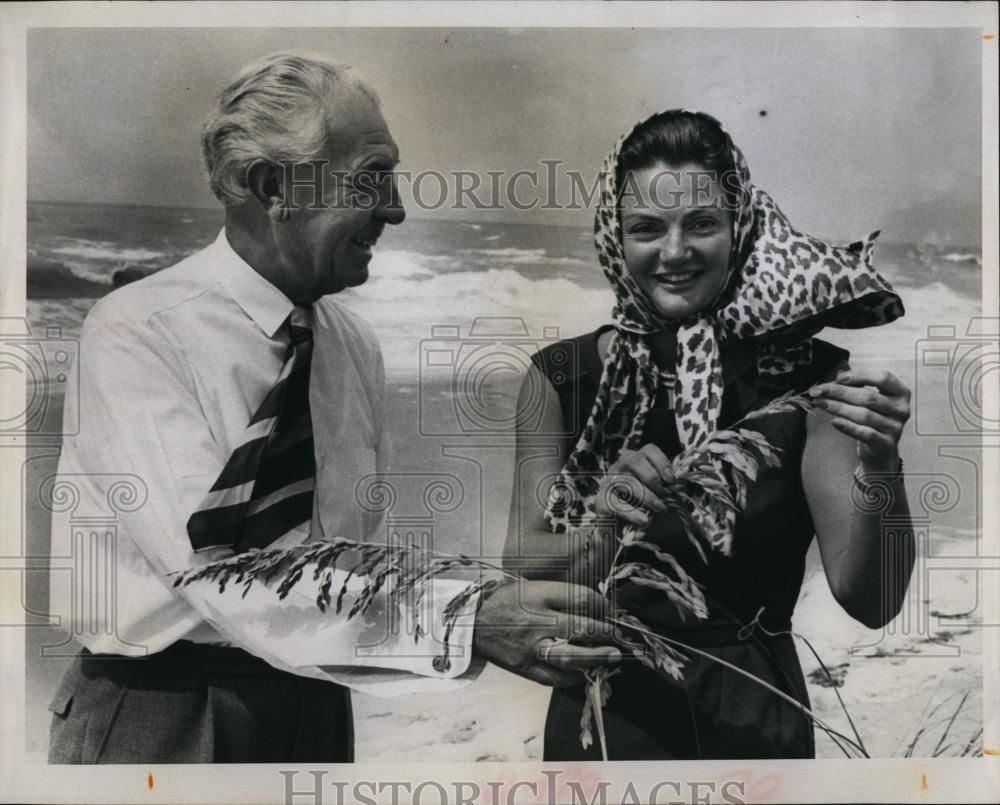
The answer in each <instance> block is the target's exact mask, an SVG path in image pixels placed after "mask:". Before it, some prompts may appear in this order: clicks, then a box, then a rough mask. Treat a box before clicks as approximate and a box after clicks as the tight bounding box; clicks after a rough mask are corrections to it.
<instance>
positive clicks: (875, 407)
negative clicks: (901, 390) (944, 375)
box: [811, 382, 910, 421]
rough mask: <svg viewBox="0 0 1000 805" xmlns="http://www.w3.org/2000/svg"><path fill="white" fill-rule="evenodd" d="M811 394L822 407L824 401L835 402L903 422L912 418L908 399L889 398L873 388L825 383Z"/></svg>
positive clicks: (900, 397)
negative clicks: (865, 409)
mask: <svg viewBox="0 0 1000 805" xmlns="http://www.w3.org/2000/svg"><path fill="white" fill-rule="evenodd" d="M811 394H812V396H813V399H814V401H815V402H816V403H817V404H820V406H821V407H823V406H822V402H823V401H824V400H835V401H838V402H842V403H847V404H849V405H852V406H856V407H860V408H867V409H869V410H871V411H873V412H875V413H878V414H882V415H884V416H888V417H892V418H895V419H902V420H903V421H905V420H907V419H909V416H910V404H909V400H908V398H906V397H902V396H889V395H887V394H885V393H883V392H882V391H880V390H879V389H878V388H876V387H873V386H860V387H859V386H852V385H849V384H844V383H840V382H835V383H823V384H821V385H819V386H816V387H815V388H814V389H813V390H812V392H811Z"/></svg>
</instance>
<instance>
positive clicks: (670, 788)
mask: <svg viewBox="0 0 1000 805" xmlns="http://www.w3.org/2000/svg"><path fill="white" fill-rule="evenodd" d="M278 773H279V774H280V775H281V776H282V778H283V783H284V799H283V802H284V805H345V803H358V805H399V803H404V802H405V803H409V805H515V803H518V804H519V805H520V804H522V803H546V804H547V805H551V804H552V803H557V802H562V803H569V804H570V805H687V803H691V805H701V804H702V803H703V804H704V805H709V804H710V803H727V805H742V804H743V803H746V802H751V801H754V800H753V799H751V798H750V797H752V796H753V793H751V792H749V791H748V790H747V782H746V781H745V780H735V779H733V780H697V781H696V780H660V781H658V782H655V783H653V784H642V785H640V784H637V783H635V782H632V781H626V782H625V783H624V784H622V783H621V782H620V781H619V782H616V783H615V784H612V783H611V782H609V781H608V780H602V779H600V777H598V776H596V775H586V774H581V773H579V772H577V773H574V774H568V773H567V772H565V771H564V770H561V769H542V770H541V771H540V777H539V778H537V779H493V780H485V781H475V780H450V781H444V782H442V781H441V780H422V781H419V782H413V781H411V780H397V781H391V780H378V781H376V780H354V781H351V782H347V781H345V780H338V779H331V775H329V772H327V771H326V770H325V769H310V770H291V769H281V770H279V772H278ZM759 782H762V783H764V785H765V786H766V785H767V784H768V781H767V780H766V779H765V778H762V780H761V781H759ZM757 788H758V789H759V788H760V786H759V785H758V786H757ZM754 793H756V795H757V796H758V797H759V796H761V794H763V793H764V791H763V790H757V791H756V792H754ZM757 801H761V800H757Z"/></svg>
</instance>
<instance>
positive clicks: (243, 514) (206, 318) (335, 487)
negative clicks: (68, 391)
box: [49, 54, 620, 763]
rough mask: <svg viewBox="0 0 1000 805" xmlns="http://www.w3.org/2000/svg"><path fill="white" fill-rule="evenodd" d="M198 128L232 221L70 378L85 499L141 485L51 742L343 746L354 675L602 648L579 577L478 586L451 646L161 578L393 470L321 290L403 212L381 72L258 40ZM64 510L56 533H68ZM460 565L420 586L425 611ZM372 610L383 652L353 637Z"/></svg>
mask: <svg viewBox="0 0 1000 805" xmlns="http://www.w3.org/2000/svg"><path fill="white" fill-rule="evenodd" d="M203 147H204V156H205V161H206V165H207V168H208V173H209V177H210V181H211V186H212V189H213V191H214V192H215V194H216V196H217V197H218V198H219V200H220V201H221V202H222V203H223V204H224V205H225V228H224V230H223V231H222V233H220V235H219V237H218V238H217V239H216V241H215V242H214V243H213V244H212V245H210V246H209V247H207V248H206V249H204V250H203V251H201V252H198V253H197V254H194V255H192V256H191V257H189V258H188V259H186V260H184V261H182V262H181V263H179V264H178V265H176V266H173V267H172V268H168V269H165V270H164V271H162V272H159V273H157V274H155V275H153V276H151V277H149V278H147V279H144V280H141V281H139V282H136V283H134V284H131V285H128V286H127V287H124V288H122V289H120V290H118V291H116V292H114V293H112V294H110V295H109V296H108V297H106V298H105V299H103V300H101V301H100V302H99V303H98V304H97V305H95V307H94V308H93V310H92V312H91V314H90V315H89V316H88V318H87V321H86V323H85V325H84V329H83V334H82V341H81V346H80V354H81V356H82V358H81V363H80V366H79V367H78V369H77V371H78V374H79V385H80V395H79V401H78V402H77V401H75V400H68V401H67V408H68V409H70V408H73V407H75V406H78V407H79V410H67V414H66V416H68V417H74V418H76V417H79V421H80V422H81V423H82V424H81V427H80V433H79V435H78V436H76V437H72V438H67V440H66V441H65V444H64V447H63V453H62V456H61V459H60V468H59V474H60V477H62V478H64V479H72V482H73V483H74V484H75V486H76V487H77V490H78V493H79V494H80V495H81V497H82V498H84V499H86V498H88V497H89V498H91V499H93V500H94V501H99V500H104V499H105V498H106V496H107V495H109V494H111V493H112V490H111V488H110V487H111V486H112V485H113V484H116V483H118V484H120V483H121V481H122V479H123V478H124V479H126V480H129V482H130V483H131V484H132V485H133V487H135V488H136V489H138V490H139V491H138V492H137V501H138V502H136V503H135V505H133V506H131V507H130V508H132V509H134V510H133V511H130V512H125V513H123V514H122V515H121V520H120V523H119V527H118V534H117V543H116V550H117V555H116V557H115V562H116V564H115V574H116V575H115V584H114V588H113V590H112V594H113V595H115V596H116V604H117V607H116V610H115V609H114V608H113V609H112V615H113V617H112V616H109V617H108V618H106V619H105V620H103V621H102V622H100V623H90V624H88V625H87V626H88V628H84V629H82V630H79V632H80V633H79V636H78V639H79V640H80V642H82V643H83V644H84V646H85V647H86V648H85V650H84V652H83V654H82V655H81V656H80V657H79V658H78V659H77V660H76V661H75V663H74V665H73V667H72V668H71V669H70V671H69V673H68V674H67V676H66V678H65V679H64V681H63V684H62V686H61V688H60V690H59V692H58V693H57V695H56V697H55V698H54V700H53V703H52V707H51V709H52V710H53V713H54V716H53V726H52V739H51V745H50V756H49V759H50V762H56V763H154V762H159V763H167V762H282V761H284V762H293V761H298V762H336V761H348V760H351V759H353V738H352V720H351V707H350V692H349V688H358V689H362V690H374V691H378V690H384V689H385V686H386V685H387V684H388V685H391V686H392V689H393V690H394V691H404V690H410V691H416V690H421V689H424V690H434V689H437V690H442V689H444V688H445V687H446V686H448V685H449V684H455V682H454V681H453V680H454V679H456V678H459V677H465V678H469V677H471V676H473V675H474V674H475V673H476V668H475V667H470V660H471V659H473V658H474V657H479V658H481V659H487V660H491V661H493V662H496V663H497V664H499V665H501V666H503V667H505V668H508V669H510V670H512V671H514V672H516V673H519V674H521V675H523V676H526V677H528V678H531V679H533V680H535V681H538V682H542V683H546V684H563V683H567V682H572V681H579V673H578V672H579V669H583V668H587V667H593V666H595V665H601V664H607V663H609V662H615V661H617V659H618V658H619V657H620V655H619V653H618V651H617V649H615V648H614V647H613V646H611V645H610V643H611V640H610V637H609V636H608V635H607V633H606V630H602V629H601V628H600V626H599V625H598V624H597V623H596V622H594V621H590V620H588V619H587V618H586V617H582V616H575V615H574V616H572V617H571V616H570V615H568V614H567V611H566V610H567V608H568V607H567V604H568V602H569V601H570V595H569V593H570V592H573V593H574V594H575V596H576V600H577V601H579V600H580V597H581V596H583V597H586V596H587V595H591V596H593V595H595V594H593V593H590V592H589V591H584V590H583V589H582V588H572V587H570V586H569V585H562V584H554V583H543V582H532V583H528V584H525V585H523V586H522V587H521V589H520V590H518V589H516V588H515V587H514V586H512V585H507V586H501V587H499V588H498V589H497V590H496V591H495V592H493V593H492V594H490V595H488V596H486V597H485V600H483V601H479V602H478V603H479V605H480V606H479V610H478V612H476V611H475V606H474V604H475V603H477V602H475V601H473V602H472V603H473V606H470V607H469V608H468V610H467V611H466V613H465V614H464V615H463V617H462V618H461V620H460V622H459V628H458V629H457V630H456V632H455V636H454V638H453V642H454V643H455V644H456V645H455V650H454V651H453V652H452V654H451V656H452V659H453V662H452V664H451V667H450V668H448V669H445V668H441V667H439V668H435V667H434V663H433V654H434V653H435V652H432V651H425V650H419V648H418V649H415V645H414V641H413V637H412V635H406V634H395V633H393V632H392V630H390V629H387V628H386V624H385V623H381V624H380V623H377V622H375V623H373V622H372V618H368V619H365V620H366V622H362V620H363V619H354V620H350V621H349V620H347V619H346V618H344V617H335V616H332V615H330V614H326V615H324V614H323V613H321V612H319V610H318V609H317V608H316V607H315V606H314V605H313V603H312V598H313V596H311V595H309V593H308V592H300V591H293V593H292V595H290V596H289V597H288V598H286V599H284V600H278V598H277V596H275V595H274V594H273V593H272V592H271V591H269V590H267V589H263V588H261V587H260V586H256V587H254V588H252V589H251V590H250V592H249V594H248V595H247V596H246V598H242V597H241V595H240V591H239V590H237V591H235V594H233V593H232V592H227V593H226V594H220V593H219V592H218V590H217V589H216V588H215V587H214V586H213V585H209V584H192V585H190V586H187V587H174V586H173V585H172V584H171V581H170V578H169V575H170V574H171V573H174V572H176V571H180V570H184V569H186V568H190V567H192V566H195V565H197V564H199V563H202V562H206V561H210V560H212V559H215V558H219V557H222V556H227V555H230V554H232V553H233V552H236V553H239V552H243V551H247V550H251V549H254V548H264V547H273V546H285V545H292V544H298V543H301V542H303V541H305V540H316V539H324V538H328V537H332V536H347V537H355V538H361V539H370V538H372V537H374V536H375V534H374V530H375V525H376V524H375V523H373V522H372V521H371V519H370V518H369V517H368V516H366V515H365V513H364V512H362V511H361V510H360V509H359V507H358V505H357V503H356V502H355V488H356V485H357V482H358V481H359V480H360V479H361V478H363V477H365V476H368V475H370V474H372V473H375V472H380V471H383V470H384V469H385V456H386V441H387V438H388V434H387V432H386V428H385V427H384V423H383V420H382V396H383V385H384V383H383V372H382V363H381V354H380V351H379V348H378V344H377V342H376V341H375V338H374V337H373V335H372V332H371V330H370V329H369V327H368V325H367V324H366V323H365V322H364V321H362V320H361V319H359V318H358V317H357V316H355V315H354V314H353V313H352V312H351V311H350V309H349V308H348V307H347V306H345V305H343V304H341V303H339V302H338V301H337V299H336V294H337V292H338V291H341V290H343V289H345V288H348V287H351V286H356V285H359V284H361V283H363V282H364V281H365V280H366V279H367V276H368V264H369V260H370V259H371V250H372V246H373V245H374V244H375V242H376V241H377V240H378V239H379V236H380V235H381V234H382V231H383V230H384V228H385V227H386V226H387V225H396V224H399V223H401V222H402V221H403V218H404V212H403V209H402V207H401V206H400V205H399V203H398V200H397V198H396V194H395V189H396V188H395V181H394V178H393V170H394V168H395V165H396V163H397V161H398V153H397V148H396V144H395V142H394V141H393V138H392V136H391V134H390V133H389V130H388V127H387V125H386V122H385V120H384V118H383V116H382V112H381V109H380V103H379V100H378V97H377V96H376V94H375V92H374V91H373V90H372V89H371V87H370V86H369V85H368V84H367V83H366V82H365V81H364V79H363V78H362V77H361V76H360V75H359V74H358V73H357V72H356V71H355V70H353V69H351V68H348V67H345V66H342V65H338V64H335V63H332V62H329V61H327V60H325V59H323V58H320V57H312V56H302V55H296V54H281V55H277V56H273V57H270V58H267V59H264V60H262V61H260V62H257V63H255V64H253V65H250V66H249V67H247V68H246V69H245V70H244V71H243V72H242V73H241V74H240V76H239V77H238V78H237V79H236V80H235V81H234V82H233V83H232V84H231V85H230V86H229V87H228V88H227V89H226V90H225V91H224V92H223V93H222V95H221V98H220V99H219V103H218V107H217V109H216V111H215V113H214V115H213V117H212V119H211V120H210V121H209V123H208V124H207V126H206V127H205V131H204V136H203ZM295 165H300V166H302V167H304V169H305V173H306V174H307V175H311V174H312V171H317V173H316V174H312V175H314V176H321V177H322V180H323V181H322V182H321V183H320V184H318V185H315V186H314V187H312V188H309V189H308V190H309V193H308V195H311V193H312V192H314V191H315V192H317V193H318V195H319V198H316V197H311V198H308V199H305V200H303V202H302V203H297V200H296V199H295V198H293V197H292V195H291V194H292V190H294V183H291V182H288V181H287V179H288V178H289V175H290V171H292V170H294V167H293V166H295ZM140 504H141V505H140ZM65 516H66V515H65V513H58V512H57V513H56V514H55V515H54V523H55V527H54V529H53V535H54V540H58V539H59V536H60V535H63V534H65V535H67V537H68V535H69V529H68V528H66V527H65V524H64V523H62V522H61V518H64V517H65ZM53 549H54V551H58V550H69V549H70V546H68V545H66V546H59V544H58V542H57V541H56V542H54V545H53ZM309 576H310V574H309V573H308V572H307V573H306V575H305V577H306V578H308V577H309ZM461 584H463V583H462V582H459V581H457V580H452V581H445V582H441V583H440V584H437V585H435V586H434V588H433V589H432V590H430V591H429V592H428V594H427V596H426V597H425V598H426V601H427V608H428V609H429V612H430V615H429V617H430V623H431V630H432V633H433V631H434V628H433V625H434V624H435V623H437V624H440V622H441V618H442V616H443V612H442V610H443V606H444V604H445V603H446V602H447V601H448V600H449V599H450V598H451V597H452V596H453V595H454V593H455V591H456V590H457V589H461V587H460V586H459V585H461ZM62 588H63V587H62V585H61V584H56V583H54V584H53V587H52V589H53V593H52V594H53V599H54V603H53V607H54V609H55V610H56V611H61V612H64V613H66V614H67V616H72V612H73V600H79V598H76V599H73V597H72V596H71V594H70V592H67V593H66V594H65V596H64V598H63V599H62V600H60V599H59V595H60V593H59V591H60V590H61V589H62ZM71 592H75V595H76V596H80V595H88V594H89V593H88V592H87V591H86V590H76V591H71ZM590 603H595V602H593V601H591V602H590ZM372 611H373V612H379V611H381V612H383V613H384V611H385V610H384V609H382V610H379V607H378V606H375V607H373V610H372ZM386 617H387V616H385V615H384V614H383V616H382V618H383V620H385V618H386ZM377 620H378V617H375V621H377ZM512 622H513V623H516V624H517V625H518V628H494V629H491V628H490V627H491V626H497V625H502V624H505V623H506V624H508V625H509V624H510V623H512ZM462 627H464V628H462ZM373 629H374V630H375V634H380V632H379V630H380V629H381V630H382V631H383V632H384V635H383V638H382V639H381V641H374V643H375V644H376V649H375V650H374V651H368V652H360V651H358V650H357V649H358V646H359V645H362V644H365V645H369V644H372V643H373V640H372V634H373ZM560 638H571V639H574V641H575V642H574V644H570V645H566V644H565V643H564V642H563V641H561V640H559V639H560ZM560 643H563V645H562V646H561V647H560V649H559V651H555V652H553V651H552V647H553V646H555V645H559V644H560ZM387 679H388V680H390V681H389V682H387V681H386V680H387Z"/></svg>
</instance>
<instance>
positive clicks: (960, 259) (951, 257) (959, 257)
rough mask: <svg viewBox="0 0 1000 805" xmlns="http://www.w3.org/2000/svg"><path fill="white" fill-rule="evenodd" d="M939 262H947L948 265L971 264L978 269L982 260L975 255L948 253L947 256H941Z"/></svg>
mask: <svg viewBox="0 0 1000 805" xmlns="http://www.w3.org/2000/svg"><path fill="white" fill-rule="evenodd" d="M940 259H941V260H947V261H948V262H949V263H973V264H974V265H977V266H979V267H982V265H983V261H982V259H981V258H980V257H979V256H978V255H975V254H965V253H963V252H949V253H948V254H942V255H941V258H940Z"/></svg>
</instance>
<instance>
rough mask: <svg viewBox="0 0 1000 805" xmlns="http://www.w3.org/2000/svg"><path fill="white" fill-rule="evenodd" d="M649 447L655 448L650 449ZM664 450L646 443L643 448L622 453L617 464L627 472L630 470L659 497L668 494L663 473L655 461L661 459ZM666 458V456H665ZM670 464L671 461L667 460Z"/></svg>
mask: <svg viewBox="0 0 1000 805" xmlns="http://www.w3.org/2000/svg"><path fill="white" fill-rule="evenodd" d="M648 448H653V449H652V450H649V449H648ZM657 453H659V456H663V452H662V451H661V450H659V449H658V448H656V447H655V446H654V445H646V446H645V447H644V448H643V449H642V450H629V451H627V452H625V453H623V454H622V456H621V458H620V459H619V460H618V462H617V464H618V465H620V467H621V469H622V470H624V471H625V472H630V473H631V474H632V475H634V476H635V477H636V478H638V479H639V480H640V481H642V485H643V486H645V487H646V488H647V489H649V490H651V491H652V492H653V493H654V494H656V495H657V496H658V497H662V496H663V495H665V494H666V492H667V488H666V487H665V486H664V485H663V474H662V473H661V472H660V469H659V467H658V466H657V465H656V464H655V463H654V461H658V460H659V456H657ZM663 458H664V459H665V458H666V456H663ZM666 463H667V464H668V465H669V463H670V462H669V461H668V462H666Z"/></svg>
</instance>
